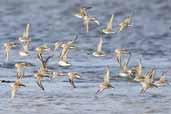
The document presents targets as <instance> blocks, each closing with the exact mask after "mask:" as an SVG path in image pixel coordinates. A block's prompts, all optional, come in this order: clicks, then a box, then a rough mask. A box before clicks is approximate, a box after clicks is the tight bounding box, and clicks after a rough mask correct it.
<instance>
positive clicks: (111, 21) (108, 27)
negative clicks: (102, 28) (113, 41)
mask: <svg viewBox="0 0 171 114" xmlns="http://www.w3.org/2000/svg"><path fill="white" fill-rule="evenodd" d="M113 20H114V15H112V16H111V18H110V20H109V21H108V23H107V30H110V31H112V25H113Z"/></svg>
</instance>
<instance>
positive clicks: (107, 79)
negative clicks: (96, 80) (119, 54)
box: [104, 65, 110, 84]
mask: <svg viewBox="0 0 171 114" xmlns="http://www.w3.org/2000/svg"><path fill="white" fill-rule="evenodd" d="M109 80H110V68H109V65H107V66H106V73H105V76H104V83H107V84H108V83H109Z"/></svg>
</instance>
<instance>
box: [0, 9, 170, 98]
mask: <svg viewBox="0 0 171 114" xmlns="http://www.w3.org/2000/svg"><path fill="white" fill-rule="evenodd" d="M89 8H90V7H81V8H80V11H79V12H78V13H76V14H74V15H75V16H76V17H78V18H80V19H81V20H82V21H83V25H84V26H85V28H86V31H87V32H89V27H90V26H89V25H90V24H93V23H95V24H97V25H100V22H99V21H98V20H97V19H96V18H95V17H93V16H90V15H88V13H87V10H88V9H89ZM113 20H114V15H112V16H111V18H110V19H109V21H108V22H107V26H106V27H105V28H104V29H102V30H101V31H100V32H99V42H98V44H97V49H96V51H95V52H93V53H92V55H93V56H95V57H102V56H105V55H106V54H105V52H104V51H103V49H102V46H103V35H104V34H107V35H110V34H115V33H117V32H122V31H123V30H125V29H126V28H128V27H129V26H132V25H131V21H132V16H128V17H127V18H125V19H124V20H123V21H121V22H120V23H119V27H118V30H117V31H116V32H114V31H113V27H112V26H113ZM29 31H30V24H27V25H26V28H25V30H24V32H23V34H22V36H21V37H19V38H18V40H19V42H20V44H22V46H23V48H22V49H21V50H20V51H19V55H20V56H22V57H26V56H29V55H30V53H29V46H30V43H31V38H30V36H29ZM77 39H78V38H77V36H75V38H74V39H73V40H71V41H68V42H64V41H58V42H56V43H55V44H54V47H53V48H49V47H48V46H47V45H46V44H44V45H41V46H39V47H37V48H35V52H36V54H37V58H38V60H39V61H40V68H39V69H38V71H37V72H36V73H35V74H34V77H35V79H36V83H37V85H38V87H40V88H41V89H42V90H45V88H44V86H43V84H42V80H43V78H45V77H47V78H55V77H60V76H68V80H69V83H70V84H71V85H72V87H73V88H76V85H75V83H74V81H75V80H76V79H79V78H80V73H79V72H68V73H64V72H60V71H54V70H51V69H49V68H48V61H49V60H50V59H51V58H52V57H54V54H55V53H56V50H57V49H59V48H60V49H61V54H60V56H59V59H58V64H59V66H62V67H69V66H71V63H69V62H68V55H69V52H70V49H74V48H75V43H76V41H77ZM17 45H18V44H17V43H16V42H6V43H4V47H5V53H6V61H7V62H8V61H9V57H10V51H11V49H13V48H15V47H17ZM47 53H48V54H50V53H51V55H50V56H49V55H48V57H47V56H46V57H45V54H47ZM114 55H115V58H116V61H117V62H118V64H119V67H120V73H119V76H121V77H124V78H128V79H131V80H134V81H137V82H139V83H140V84H141V85H142V89H141V91H140V93H142V94H143V93H145V92H146V90H147V89H149V88H153V87H159V86H163V85H167V84H168V82H167V81H166V80H165V77H166V73H167V71H164V72H163V73H162V75H161V77H160V79H159V80H156V79H155V78H154V77H155V75H156V69H155V68H152V69H149V70H148V72H146V73H143V71H142V64H141V58H140V59H139V63H138V64H137V65H135V66H134V67H132V68H129V67H128V64H129V61H130V58H131V52H130V50H128V49H126V48H117V49H116V50H115V51H114ZM32 66H33V64H31V63H28V62H18V63H16V64H15V67H16V80H14V81H10V80H0V83H10V84H11V98H14V97H15V96H16V92H17V90H18V89H19V88H20V87H26V85H25V84H23V83H22V79H23V77H24V76H25V74H24V69H25V68H27V67H32ZM108 88H113V86H112V84H111V83H110V67H109V65H107V66H106V71H105V74H104V80H103V82H102V83H101V84H100V85H99V89H98V90H97V92H96V94H97V95H98V94H100V93H101V92H102V91H103V90H104V89H108Z"/></svg>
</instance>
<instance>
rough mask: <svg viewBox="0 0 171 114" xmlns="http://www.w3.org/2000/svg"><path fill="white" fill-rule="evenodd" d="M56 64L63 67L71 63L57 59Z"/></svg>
mask: <svg viewBox="0 0 171 114" xmlns="http://www.w3.org/2000/svg"><path fill="white" fill-rule="evenodd" d="M58 64H59V65H60V66H63V67H67V66H71V64H69V63H67V62H65V61H59V62H58Z"/></svg>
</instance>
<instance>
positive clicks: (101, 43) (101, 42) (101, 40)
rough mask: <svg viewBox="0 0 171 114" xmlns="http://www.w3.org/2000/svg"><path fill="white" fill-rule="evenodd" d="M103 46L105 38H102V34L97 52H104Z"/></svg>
mask: <svg viewBox="0 0 171 114" xmlns="http://www.w3.org/2000/svg"><path fill="white" fill-rule="evenodd" d="M102 45H103V37H102V34H100V37H99V42H98V45H97V52H101V51H102Z"/></svg>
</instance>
